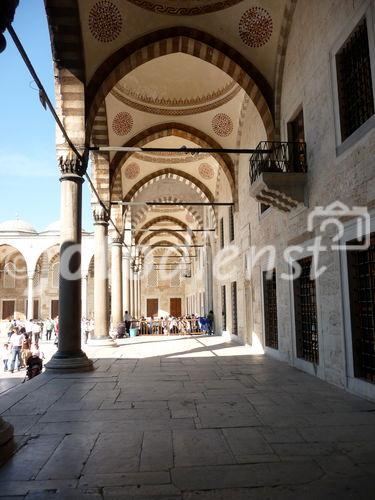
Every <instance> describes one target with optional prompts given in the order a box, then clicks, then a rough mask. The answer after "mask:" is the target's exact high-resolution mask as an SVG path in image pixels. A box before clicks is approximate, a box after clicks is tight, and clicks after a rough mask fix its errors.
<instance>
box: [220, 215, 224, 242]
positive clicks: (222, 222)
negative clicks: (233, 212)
mask: <svg viewBox="0 0 375 500" xmlns="http://www.w3.org/2000/svg"><path fill="white" fill-rule="evenodd" d="M220 248H224V219H223V218H221V219H220Z"/></svg>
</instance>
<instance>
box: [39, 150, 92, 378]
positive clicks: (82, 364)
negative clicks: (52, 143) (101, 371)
mask: <svg viewBox="0 0 375 500" xmlns="http://www.w3.org/2000/svg"><path fill="white" fill-rule="evenodd" d="M85 169H86V166H85V165H82V162H81V161H80V160H79V159H78V158H77V157H76V156H75V155H71V156H68V157H61V158H60V170H61V174H62V175H61V178H60V182H61V215H60V228H61V229H60V280H59V310H60V312H59V344H58V350H57V352H56V353H55V354H54V355H53V357H52V358H51V360H50V361H49V362H48V363H47V364H46V368H47V369H50V370H59V371H85V370H92V368H93V363H92V361H91V360H89V359H88V358H87V356H86V354H85V353H84V352H83V351H82V349H81V236H82V234H81V233H82V184H83V178H82V176H83V175H84V172H85Z"/></svg>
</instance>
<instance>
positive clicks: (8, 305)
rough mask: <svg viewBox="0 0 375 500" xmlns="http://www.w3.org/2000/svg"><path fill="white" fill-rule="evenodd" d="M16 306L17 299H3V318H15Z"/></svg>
mask: <svg viewBox="0 0 375 500" xmlns="http://www.w3.org/2000/svg"><path fill="white" fill-rule="evenodd" d="M15 306H16V301H15V300H3V315H2V319H13V317H14V309H15Z"/></svg>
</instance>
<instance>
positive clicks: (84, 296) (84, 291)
mask: <svg viewBox="0 0 375 500" xmlns="http://www.w3.org/2000/svg"><path fill="white" fill-rule="evenodd" d="M88 278H89V276H88V271H84V272H83V273H82V318H86V319H87V283H88Z"/></svg>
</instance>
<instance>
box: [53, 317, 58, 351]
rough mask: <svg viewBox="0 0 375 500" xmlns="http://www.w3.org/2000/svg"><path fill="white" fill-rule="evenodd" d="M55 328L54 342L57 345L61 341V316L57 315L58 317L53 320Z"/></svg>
mask: <svg viewBox="0 0 375 500" xmlns="http://www.w3.org/2000/svg"><path fill="white" fill-rule="evenodd" d="M53 329H54V331H55V340H54V344H55V345H57V344H58V343H59V317H58V316H56V318H55V320H54V322H53Z"/></svg>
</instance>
